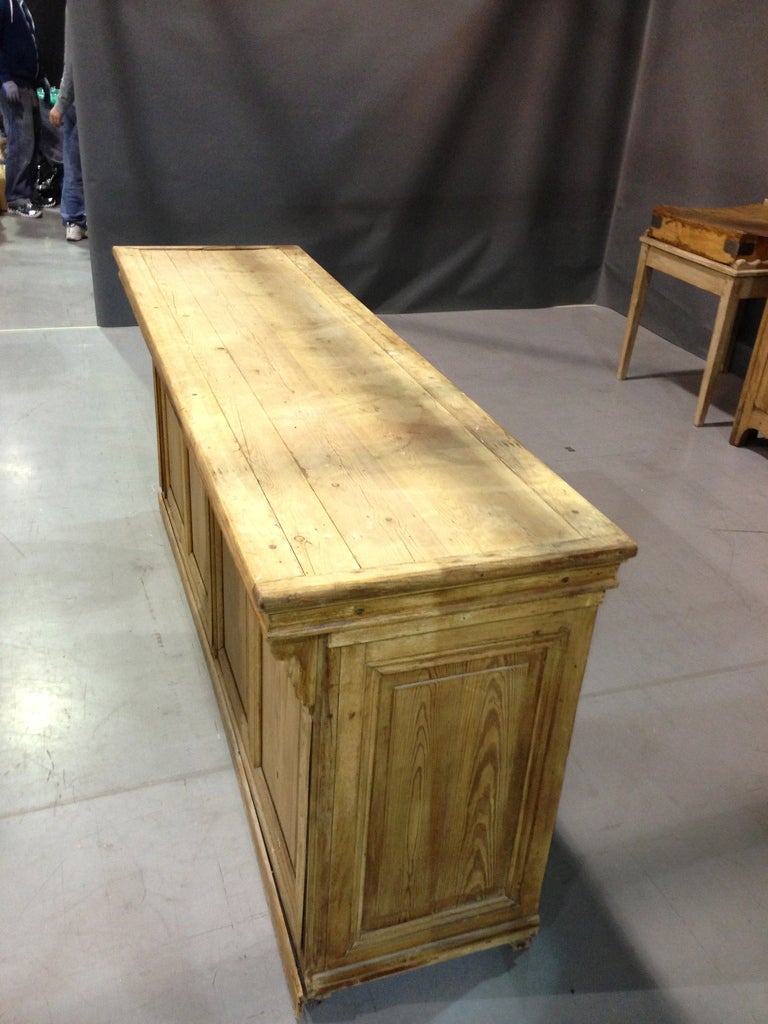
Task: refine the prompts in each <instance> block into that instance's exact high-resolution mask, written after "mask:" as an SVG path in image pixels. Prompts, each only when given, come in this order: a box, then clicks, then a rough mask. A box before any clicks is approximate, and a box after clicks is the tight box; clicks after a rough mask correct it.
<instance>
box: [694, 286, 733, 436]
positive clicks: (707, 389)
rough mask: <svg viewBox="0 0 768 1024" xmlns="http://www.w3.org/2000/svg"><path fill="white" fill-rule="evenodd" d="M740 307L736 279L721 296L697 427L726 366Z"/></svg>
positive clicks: (701, 394)
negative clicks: (719, 376)
mask: <svg viewBox="0 0 768 1024" xmlns="http://www.w3.org/2000/svg"><path fill="white" fill-rule="evenodd" d="M738 308H739V289H738V287H737V284H736V281H732V282H731V283H730V285H729V286H728V288H727V290H726V291H724V292H723V294H722V296H721V297H720V303H719V305H718V307H717V316H716V317H715V326H714V329H713V330H712V340H711V341H710V343H709V352H708V353H707V361H706V364H705V366H704V376H703V377H702V380H701V388H700V389H699V400H698V402H697V404H696V415H695V416H694V417H693V422H694V424H695V425H696V426H697V427H700V426H701V425H702V423H703V422H704V420H705V419H706V417H707V410H708V409H709V403H710V401H711V399H712V390H713V388H714V386H715V381H716V380H717V376H718V374H719V373H721V372H722V369H723V367H724V366H725V360H726V357H727V355H728V350H729V348H730V343H731V332H732V331H733V322H734V320H735V319H736V310H737V309H738Z"/></svg>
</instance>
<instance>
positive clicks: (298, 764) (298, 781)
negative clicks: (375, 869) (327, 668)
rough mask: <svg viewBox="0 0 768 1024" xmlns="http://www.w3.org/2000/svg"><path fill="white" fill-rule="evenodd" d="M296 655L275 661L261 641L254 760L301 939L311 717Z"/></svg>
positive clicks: (268, 830)
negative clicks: (256, 757)
mask: <svg viewBox="0 0 768 1024" xmlns="http://www.w3.org/2000/svg"><path fill="white" fill-rule="evenodd" d="M301 671H304V669H303V668H302V666H301V665H300V664H299V663H298V662H297V661H296V660H294V659H289V660H285V661H279V660H277V659H276V658H275V657H274V656H273V654H272V652H271V650H270V648H269V644H268V643H266V642H262V645H261V686H260V699H261V707H260V711H259V714H258V729H259V743H258V749H259V760H258V762H257V763H256V762H254V765H253V767H254V774H253V777H254V786H255V793H254V795H255V798H256V809H257V812H258V814H259V819H260V821H261V823H262V829H263V833H264V840H265V843H266V846H267V849H268V850H269V856H270V861H271V864H272V870H273V872H274V875H275V879H276V881H277V887H278V891H279V892H280V897H281V900H282V903H283V908H284V911H285V917H286V920H287V923H288V926H289V928H290V931H291V935H292V937H293V941H294V943H295V945H296V946H297V947H300V946H301V944H302V928H303V919H304V906H305V900H304V894H305V872H306V844H307V819H308V807H309V763H310V747H311V742H312V720H311V716H310V714H309V711H308V710H307V708H305V707H304V706H303V705H302V704H301V702H300V701H299V700H298V698H297V696H296V689H297V686H296V682H297V681H296V679H295V678H294V674H295V673H297V672H301Z"/></svg>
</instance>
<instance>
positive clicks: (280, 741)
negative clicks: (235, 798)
mask: <svg viewBox="0 0 768 1024" xmlns="http://www.w3.org/2000/svg"><path fill="white" fill-rule="evenodd" d="M262 664H263V674H262V687H261V770H262V772H263V774H264V782H265V784H266V787H267V789H268V790H269V795H270V797H271V798H272V805H273V807H274V808H275V814H276V815H277V820H278V821H279V822H280V829H281V831H282V834H283V839H284V841H285V846H286V849H287V851H288V856H289V857H290V859H291V863H292V864H293V865H294V867H295V865H296V854H297V840H298V835H299V831H300V827H299V822H298V809H299V786H300V783H301V781H302V780H301V777H300V772H299V771H298V768H299V765H300V764H301V743H302V714H301V704H300V703H299V701H298V700H297V699H296V694H295V693H294V691H293V687H292V685H291V680H290V677H289V669H290V663H289V662H287V661H276V660H275V659H274V658H273V657H272V656H271V654H270V652H269V649H268V648H266V649H265V650H264V651H263V655H262Z"/></svg>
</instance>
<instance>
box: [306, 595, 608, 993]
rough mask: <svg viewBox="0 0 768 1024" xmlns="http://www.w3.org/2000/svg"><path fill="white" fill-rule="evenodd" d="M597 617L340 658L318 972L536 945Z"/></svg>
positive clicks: (474, 632)
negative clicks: (445, 952)
mask: <svg viewBox="0 0 768 1024" xmlns="http://www.w3.org/2000/svg"><path fill="white" fill-rule="evenodd" d="M595 611H596V608H595V607H587V608H579V609H575V610H574V611H573V612H572V613H569V614H567V615H563V616H561V617H559V618H555V619H554V620H553V619H552V617H547V618H545V619H543V620H542V619H541V618H538V619H536V618H532V619H529V620H517V621H516V622H515V623H514V625H513V626H512V627H511V626H510V623H494V624H490V625H488V626H487V627H485V628H479V629H478V628H473V629H471V630H466V631H462V630H457V631H455V633H454V634H453V635H452V637H451V640H450V643H448V644H447V643H446V637H445V636H444V635H438V634H434V635H429V634H423V635H422V636H421V637H419V638H418V639H414V641H413V646H412V649H411V651H410V652H409V643H403V642H399V641H388V642H386V643H378V644H371V645H369V647H368V651H367V655H366V657H365V658H364V659H363V661H362V663H361V654H360V650H359V649H357V650H356V649H355V648H346V649H345V650H344V651H341V652H339V655H338V661H339V666H340V668H339V672H340V678H339V684H338V685H339V694H340V697H339V706H338V713H337V721H336V728H337V740H336V760H335V779H334V796H333V815H332V825H331V829H332V831H331V841H330V850H329V871H328V887H329V888H328V893H327V897H326V898H325V899H323V898H322V894H319V895H318V894H312V895H311V896H310V898H319V899H320V900H321V901H322V903H323V905H324V906H326V907H327V922H326V928H325V932H324V936H325V942H326V946H325V960H324V963H323V964H322V966H321V964H320V962H319V960H320V959H322V958H318V967H319V968H320V971H319V972H318V973H321V972H322V970H324V971H325V972H326V977H328V976H331V975H332V974H333V971H334V970H338V971H340V972H343V973H344V974H345V976H347V977H348V976H350V972H353V971H354V967H353V966H352V965H353V964H354V963H355V962H357V963H358V964H359V965H360V971H361V975H360V976H361V977H364V976H375V975H376V974H380V973H382V968H381V960H382V959H384V960H386V959H387V958H391V959H393V960H394V959H397V960H399V962H401V963H403V962H407V961H410V962H412V963H414V964H416V963H419V962H427V961H428V960H430V959H434V958H435V955H436V954H435V949H436V948H437V946H438V945H441V944H442V945H443V946H444V947H446V948H447V947H449V946H451V945H452V944H453V945H455V946H457V947H458V946H461V947H462V948H464V949H469V948H472V946H473V943H476V946H477V948H479V947H481V946H482V945H488V944H489V943H490V942H492V941H498V942H502V941H516V937H517V936H518V935H523V934H527V935H528V936H530V935H531V934H533V932H535V930H536V924H537V920H538V918H537V913H538V901H539V897H540V888H541V882H542V878H543V870H542V865H544V864H545V863H546V859H547V855H548V851H549V844H550V841H551V836H552V831H553V828H554V820H555V814H556V810H557V801H558V799H559V794H560V787H561V784H562V778H563V774H564V770H565V761H566V756H567V751H568V745H569V741H570V734H571V729H572V726H573V714H574V712H575V707H576V701H577V698H578V690H579V686H580V684H581V678H582V674H583V669H584V663H585V659H586V652H587V650H588V646H589V636H590V635H591V628H592V623H593V621H594V615H595ZM510 629H511V630H512V632H510ZM515 631H516V632H515ZM430 649H432V650H433V651H434V652H436V653H433V655H432V656H430ZM361 668H362V671H361ZM494 936H495V938H494ZM375 962H378V967H377V966H374V963H375Z"/></svg>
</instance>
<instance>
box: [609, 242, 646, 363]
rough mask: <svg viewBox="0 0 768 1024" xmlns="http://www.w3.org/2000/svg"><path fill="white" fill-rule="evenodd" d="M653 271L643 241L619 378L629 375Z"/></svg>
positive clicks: (625, 330) (628, 315)
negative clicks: (630, 362)
mask: <svg viewBox="0 0 768 1024" xmlns="http://www.w3.org/2000/svg"><path fill="white" fill-rule="evenodd" d="M652 273H653V269H652V268H651V267H649V266H648V246H647V245H646V244H645V242H643V241H641V242H640V255H639V257H638V260H637V270H636V271H635V283H634V285H633V286H632V298H631V299H630V302H629V311H628V313H627V326H626V328H625V329H624V343H623V345H622V346H621V356H620V357H619V368H618V370H617V372H616V376H617V377H618V378H619V380H624V378H625V377H626V376H627V370H628V369H629V360H630V359H631V358H632V349H633V348H634V347H635V336H636V335H637V328H638V327H639V325H640V317H641V315H642V312H643V305H644V304H645V296H646V293H647V291H648V283H649V282H650V280H651V274H652Z"/></svg>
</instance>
